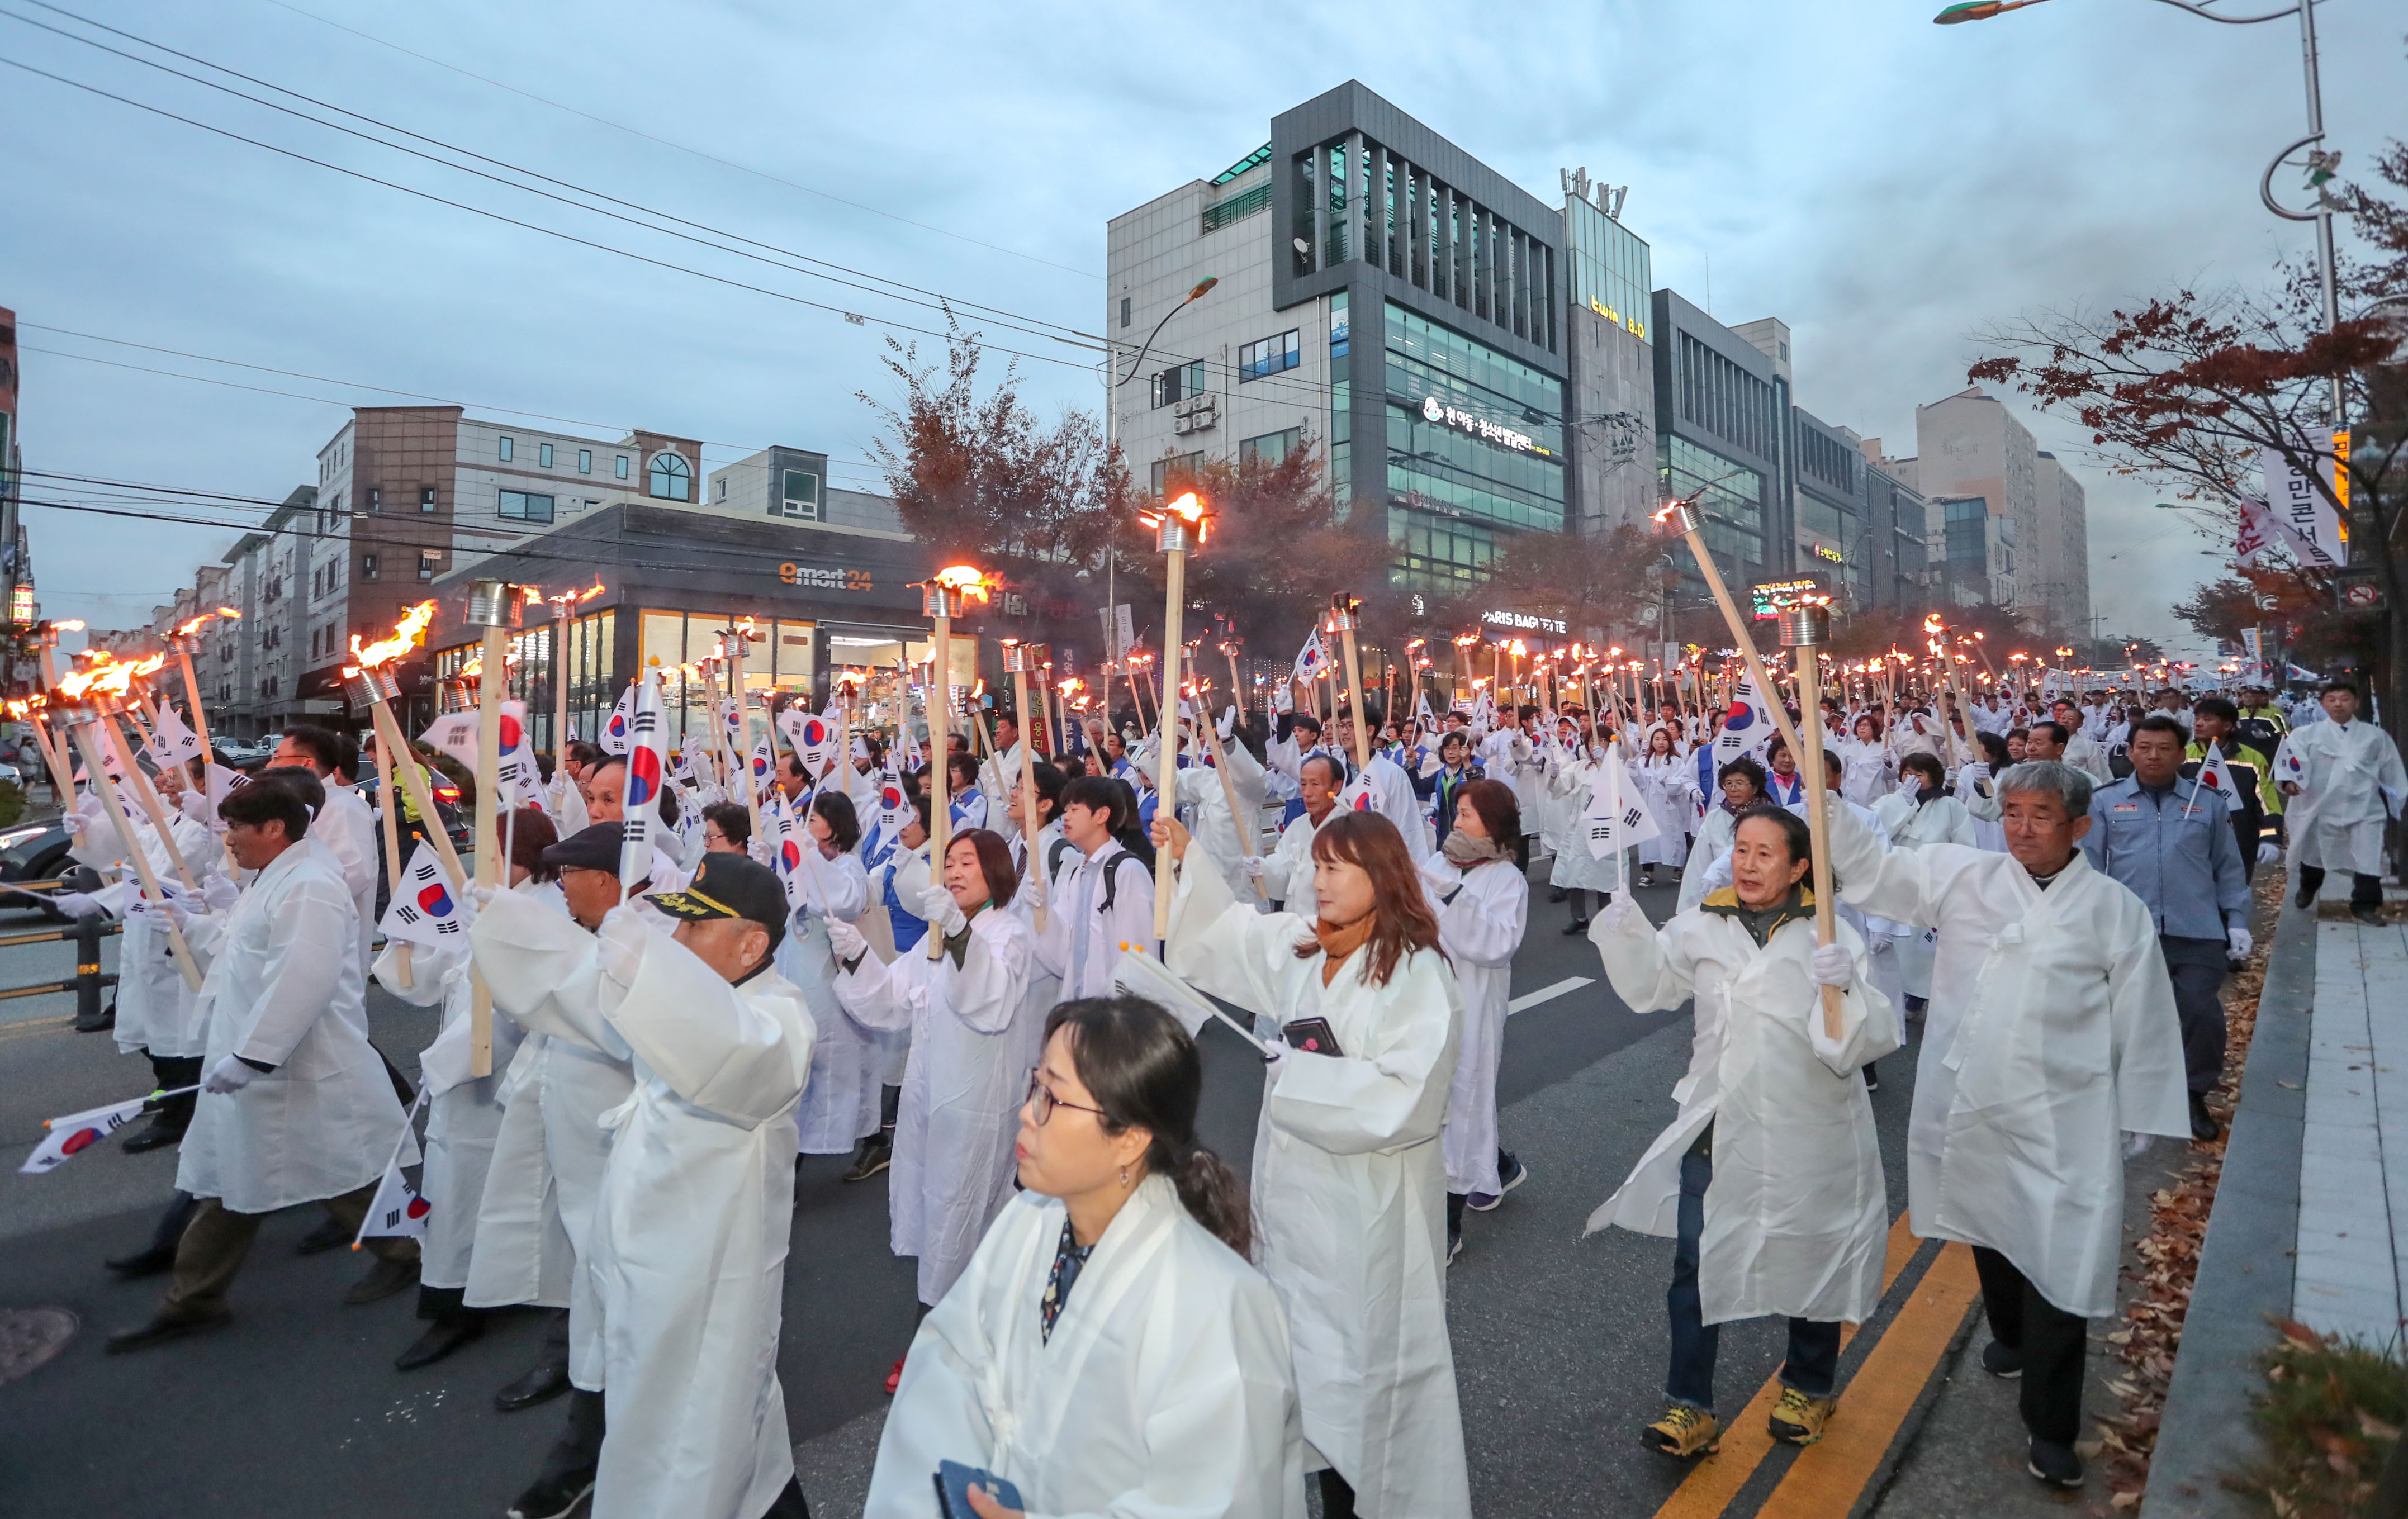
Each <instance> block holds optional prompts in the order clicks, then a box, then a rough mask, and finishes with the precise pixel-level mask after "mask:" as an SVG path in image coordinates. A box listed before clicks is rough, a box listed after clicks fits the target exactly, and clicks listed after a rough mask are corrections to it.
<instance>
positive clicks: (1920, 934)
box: [1873, 751, 2003, 1023]
mask: <svg viewBox="0 0 2408 1519" xmlns="http://www.w3.org/2000/svg"><path fill="white" fill-rule="evenodd" d="M1945 774H1946V772H1945V771H1943V770H1942V768H1941V765H1940V760H1939V757H1938V756H1936V755H1932V754H1927V753H1923V752H1920V751H1917V752H1913V753H1910V754H1907V755H1904V756H1902V757H1901V758H1900V759H1899V764H1898V779H1899V789H1898V790H1896V791H1893V792H1891V793H1890V794H1889V795H1886V796H1884V797H1883V798H1882V799H1881V800H1880V801H1879V802H1876V803H1875V804H1874V805H1873V817H1874V818H1875V820H1876V821H1878V822H1879V823H1880V824H1881V829H1882V834H1883V838H1884V841H1885V843H1886V845H1887V846H1888V847H1889V848H1891V849H1921V848H1922V847H1924V846H1925V845H1927V844H1962V845H1964V846H1966V847H1967V848H1969V849H1970V848H1975V847H1978V844H1979V840H1978V838H1976V836H1975V834H1974V832H1973V815H1972V813H1971V812H1970V811H1968V810H1966V808H1965V804H1964V803H1962V802H1960V801H1958V800H1957V798H1956V797H1954V796H1950V795H1945V794H1943V793H1942V790H1941V787H1942V783H1943V781H1944V779H1945ZM2002 837H2003V835H2002ZM1897 943H1898V948H1897V951H1896V953H1897V958H1898V977H1899V990H1900V991H1901V992H1902V993H1904V994H1905V1001H1906V1006H1905V1010H1904V1012H1903V1013H1902V1014H1901V1016H1902V1017H1904V1018H1905V1019H1906V1021H1907V1022H1909V1023H1916V1022H1920V1021H1921V1019H1922V1017H1923V1013H1924V1009H1925V1008H1926V1007H1927V1006H1928V1004H1929V1003H1930V1000H1931V967H1932V959H1933V956H1934V955H1936V954H1937V953H1939V944H1940V940H1939V936H1938V935H1937V934H1936V933H1934V932H1933V931H1932V930H1931V929H1929V928H1928V927H1923V926H1916V927H1910V928H1908V929H1906V931H1904V932H1902V933H1900V934H1899V935H1898V936H1897Z"/></svg>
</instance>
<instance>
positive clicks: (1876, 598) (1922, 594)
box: [1856, 437, 1932, 609]
mask: <svg viewBox="0 0 2408 1519" xmlns="http://www.w3.org/2000/svg"><path fill="white" fill-rule="evenodd" d="M1856 449H1857V451H1858V452H1859V453H1860V454H1862V455H1863V457H1864V461H1865V463H1864V482H1865V488H1864V503H1865V537H1864V558H1865V563H1866V566H1867V568H1866V573H1865V575H1864V577H1863V579H1864V584H1865V592H1864V595H1865V602H1866V605H1868V606H1873V607H1891V608H1910V609H1912V608H1916V607H1920V606H1922V605H1923V604H1924V603H1925V602H1927V601H1928V600H1929V599H1930V595H1929V591H1930V586H1931V583H1932V578H1931V575H1930V573H1929V550H1928V544H1929V539H1930V532H1931V530H1930V504H1929V503H1928V502H1927V501H1925V500H1924V499H1923V495H1922V494H1921V493H1920V492H1918V491H1916V490H1915V489H1914V485H1913V484H1911V483H1910V482H1909V481H1908V480H1905V479H1903V478H1901V477H1902V476H1903V474H1905V473H1906V472H1905V471H1902V470H1900V469H1899V468H1898V466H1897V461H1895V460H1891V459H1886V458H1884V457H1883V455H1882V440H1881V439H1880V438H1878V437H1868V438H1863V439H1861V440H1859V441H1858V443H1857V445H1856Z"/></svg>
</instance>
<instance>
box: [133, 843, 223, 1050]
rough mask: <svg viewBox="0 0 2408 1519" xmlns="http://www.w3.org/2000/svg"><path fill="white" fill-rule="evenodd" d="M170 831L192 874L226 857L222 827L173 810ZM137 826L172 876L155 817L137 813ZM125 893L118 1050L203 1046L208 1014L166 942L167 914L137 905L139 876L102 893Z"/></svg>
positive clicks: (162, 874)
mask: <svg viewBox="0 0 2408 1519" xmlns="http://www.w3.org/2000/svg"><path fill="white" fill-rule="evenodd" d="M167 831H168V836H169V837H170V838H174V839H175V841H176V848H177V849H178V850H179V852H180V853H182V854H183V856H184V863H185V865H187V866H189V867H191V868H192V871H193V877H194V879H196V880H197V879H199V878H201V877H203V876H206V875H207V874H208V872H209V871H210V869H211V868H212V867H216V866H218V865H220V864H221V863H222V859H221V856H222V853H223V850H222V846H221V845H220V844H219V842H218V838H217V835H215V834H213V833H211V832H210V831H209V830H208V827H207V826H206V825H204V824H198V823H194V822H193V820H192V819H191V818H188V817H186V816H184V815H183V814H181V813H171V814H169V816H168V819H167ZM134 834H135V838H136V839H138V840H139V841H140V843H141V845H142V852H143V853H144V854H145V855H146V856H148V857H149V859H150V867H151V869H152V870H153V871H154V872H155V873H156V874H157V875H158V877H159V880H160V881H162V882H165V881H175V880H176V879H177V878H176V867H175V862H174V860H172V859H171V858H170V857H169V856H168V853H167V851H166V848H165V845H164V844H163V843H162V842H161V841H160V838H159V832H158V830H157V829H155V828H153V827H152V826H151V825H150V820H149V819H148V818H143V819H139V820H136V823H135V824H134ZM120 897H122V910H123V912H124V918H125V928H124V935H123V939H122V941H121V942H120V943H119V945H118V948H117V973H118V974H117V1026H116V1027H115V1028H114V1029H113V1030H111V1035H112V1037H113V1038H114V1039H115V1040H116V1042H117V1048H118V1050H119V1052H120V1053H125V1054H131V1053H134V1052H136V1051H137V1050H148V1051H149V1052H150V1053H151V1054H153V1055H156V1056H159V1057H160V1058H162V1059H169V1058H184V1059H190V1058H191V1057H193V1056H194V1055H197V1054H200V1053H202V1052H203V1051H204V1050H205V1049H206V1048H207V1047H208V1021H207V1020H206V1019H205V1018H204V1017H203V1016H202V1015H201V1005H200V996H199V994H198V993H196V992H194V991H193V988H192V985H191V983H190V982H186V981H185V980H184V973H183V971H182V970H180V969H179V968H178V967H177V965H176V957H175V952H174V951H173V950H172V949H170V948H169V947H168V939H167V930H166V920H165V918H164V917H163V916H161V915H160V914H158V913H155V912H152V911H150V910H148V909H147V908H137V907H136V903H137V902H138V901H139V900H140V898H141V883H140V882H139V881H122V882H120V883H119V884H118V885H117V886H114V887H111V888H110V889H109V891H108V895H107V896H104V898H103V900H104V901H105V902H108V903H109V904H110V905H112V906H115V905H118V903H117V901H116V900H115V899H116V898H120ZM204 1074H206V1072H205V1073H204Z"/></svg>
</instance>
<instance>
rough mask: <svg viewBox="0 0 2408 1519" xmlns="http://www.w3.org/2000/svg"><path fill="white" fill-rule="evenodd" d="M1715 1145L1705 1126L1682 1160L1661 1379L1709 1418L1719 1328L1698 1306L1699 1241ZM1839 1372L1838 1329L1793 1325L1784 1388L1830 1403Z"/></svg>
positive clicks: (1675, 1396) (1676, 1398)
mask: <svg viewBox="0 0 2408 1519" xmlns="http://www.w3.org/2000/svg"><path fill="white" fill-rule="evenodd" d="M1713 1139H1714V1131H1713V1125H1707V1128H1706V1132H1705V1133H1703V1134H1701V1135H1699V1137H1698V1142H1697V1143H1696V1144H1693V1145H1691V1146H1690V1147H1689V1153H1688V1154H1685V1155H1683V1156H1682V1157H1681V1213H1680V1230H1681V1233H1680V1237H1679V1240H1677V1241H1676V1242H1675V1243H1674V1244H1673V1246H1672V1285H1671V1288H1670V1291H1668V1292H1666V1293H1665V1294H1664V1306H1665V1308H1666V1310H1667V1311H1669V1312H1670V1317H1671V1320H1672V1366H1671V1370H1670V1372H1669V1373H1667V1374H1666V1376H1665V1378H1664V1394H1665V1396H1666V1397H1670V1399H1671V1400H1672V1401H1673V1402H1675V1403H1686V1404H1688V1405H1689V1406H1690V1407H1692V1408H1696V1409H1701V1410H1703V1411H1704V1412H1708V1413H1712V1412H1713V1411H1714V1351H1715V1349H1716V1348H1717V1347H1718V1345H1719V1344H1720V1343H1721V1340H1722V1326H1720V1325H1714V1324H1708V1323H1706V1322H1705V1311H1704V1309H1703V1308H1702V1307H1701V1306H1700V1305H1699V1299H1698V1240H1699V1237H1700V1236H1702V1235H1703V1234H1704V1233H1705V1232H1706V1187H1707V1186H1708V1184H1709V1183H1711V1182H1713V1179H1714V1161H1713ZM1839 1370H1840V1326H1839V1325H1837V1324H1818V1323H1816V1322H1815V1321H1813V1320H1812V1319H1791V1320H1790V1321H1789V1358H1788V1359H1787V1360H1786V1361H1785V1362H1784V1363H1783V1364H1782V1368H1781V1381H1782V1384H1783V1385H1784V1386H1788V1387H1795V1388H1797V1389H1798V1390H1799V1392H1801V1393H1804V1394H1805V1395H1806V1396H1807V1397H1830V1396H1831V1389H1832V1388H1833V1386H1834V1385H1836V1384H1837V1383H1838V1380H1839Z"/></svg>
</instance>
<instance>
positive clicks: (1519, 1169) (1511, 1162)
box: [1463, 1154, 1530, 1213]
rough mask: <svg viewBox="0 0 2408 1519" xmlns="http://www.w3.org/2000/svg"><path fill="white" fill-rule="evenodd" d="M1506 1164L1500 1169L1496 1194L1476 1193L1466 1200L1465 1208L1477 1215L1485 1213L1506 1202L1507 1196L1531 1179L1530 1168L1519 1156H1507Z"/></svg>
mask: <svg viewBox="0 0 2408 1519" xmlns="http://www.w3.org/2000/svg"><path fill="white" fill-rule="evenodd" d="M1505 1161H1506V1164H1505V1165H1504V1166H1502V1167H1500V1168H1498V1175H1497V1190H1496V1191H1495V1192H1493V1193H1492V1192H1475V1193H1473V1194H1472V1195H1471V1196H1470V1197H1467V1198H1465V1199H1464V1202H1463V1206H1465V1207H1466V1208H1469V1209H1470V1210H1471V1211H1473V1212H1475V1213H1485V1212H1488V1211H1492V1210H1494V1209H1495V1208H1496V1206H1497V1205H1498V1203H1500V1202H1503V1201H1504V1200H1505V1196H1504V1195H1505V1194H1506V1193H1508V1192H1511V1191H1512V1190H1513V1189H1514V1188H1515V1187H1518V1186H1520V1185H1521V1184H1522V1183H1523V1182H1527V1181H1528V1180H1529V1179H1530V1168H1528V1167H1527V1166H1525V1165H1523V1164H1522V1161H1521V1157H1520V1156H1518V1155H1510V1154H1509V1155H1507V1156H1506V1157H1505Z"/></svg>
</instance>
